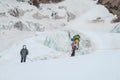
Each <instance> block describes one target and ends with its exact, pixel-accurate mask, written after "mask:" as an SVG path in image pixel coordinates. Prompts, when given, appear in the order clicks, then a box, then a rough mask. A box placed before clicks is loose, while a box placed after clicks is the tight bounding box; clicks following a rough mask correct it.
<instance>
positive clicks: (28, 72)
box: [0, 0, 120, 80]
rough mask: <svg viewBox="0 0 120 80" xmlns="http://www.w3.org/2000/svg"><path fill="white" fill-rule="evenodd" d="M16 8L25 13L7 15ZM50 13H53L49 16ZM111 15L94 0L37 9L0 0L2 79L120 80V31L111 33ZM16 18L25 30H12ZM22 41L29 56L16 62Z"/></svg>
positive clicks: (0, 70)
mask: <svg viewBox="0 0 120 80" xmlns="http://www.w3.org/2000/svg"><path fill="white" fill-rule="evenodd" d="M14 8H18V9H20V11H21V13H23V15H21V16H20V17H14V16H12V15H10V14H9V13H8V11H10V10H11V9H14ZM54 12H56V13H57V17H56V16H51V14H52V13H54ZM4 13H5V14H4ZM68 13H69V14H70V13H71V14H72V15H70V16H69V15H68ZM73 16H74V18H72V19H71V20H69V21H68V18H69V17H73ZM113 18H115V16H114V15H112V14H110V13H109V12H108V10H107V9H106V8H105V7H103V6H102V5H97V4H96V1H93V0H74V1H73V0H65V1H63V2H60V3H57V4H52V3H51V4H41V5H40V8H39V9H37V8H36V7H35V6H32V5H29V4H28V3H27V2H25V3H23V2H17V1H16V0H1V1H0V44H1V46H0V80H120V43H119V41H120V35H119V33H112V30H113V28H114V27H115V26H116V25H117V24H118V23H111V20H112V19H113ZM18 21H21V22H22V23H23V24H24V27H26V28H27V29H28V30H26V28H24V30H23V31H21V30H18V29H16V28H15V27H14V24H15V23H16V22H18ZM74 34H79V35H80V36H81V38H80V48H79V50H77V51H76V56H75V57H70V54H71V41H70V38H71V37H72V36H73V35H74ZM24 44H25V45H27V48H28V50H29V55H28V56H27V62H26V63H20V50H21V48H22V45H24Z"/></svg>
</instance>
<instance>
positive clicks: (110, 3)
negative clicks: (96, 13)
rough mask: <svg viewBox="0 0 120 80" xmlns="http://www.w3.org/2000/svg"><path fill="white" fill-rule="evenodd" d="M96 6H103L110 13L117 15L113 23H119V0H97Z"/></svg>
mask: <svg viewBox="0 0 120 80" xmlns="http://www.w3.org/2000/svg"><path fill="white" fill-rule="evenodd" d="M98 4H102V5H104V6H105V7H106V8H107V9H108V10H109V12H110V13H112V14H114V15H117V19H115V20H113V21H114V22H120V0H98Z"/></svg>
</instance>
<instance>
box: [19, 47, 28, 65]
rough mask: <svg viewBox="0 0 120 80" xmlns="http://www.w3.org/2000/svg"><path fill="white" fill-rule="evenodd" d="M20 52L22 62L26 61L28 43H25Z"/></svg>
mask: <svg viewBox="0 0 120 80" xmlns="http://www.w3.org/2000/svg"><path fill="white" fill-rule="evenodd" d="M20 54H21V63H22V62H26V57H27V55H28V49H27V47H26V45H23V48H22V49H21V51H20Z"/></svg>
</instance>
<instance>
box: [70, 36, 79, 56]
mask: <svg viewBox="0 0 120 80" xmlns="http://www.w3.org/2000/svg"><path fill="white" fill-rule="evenodd" d="M71 41H72V44H71V46H72V54H71V56H75V50H78V48H79V41H80V36H79V35H75V36H73V38H72V39H71Z"/></svg>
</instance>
